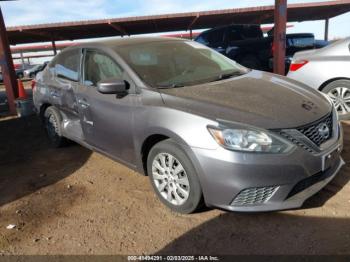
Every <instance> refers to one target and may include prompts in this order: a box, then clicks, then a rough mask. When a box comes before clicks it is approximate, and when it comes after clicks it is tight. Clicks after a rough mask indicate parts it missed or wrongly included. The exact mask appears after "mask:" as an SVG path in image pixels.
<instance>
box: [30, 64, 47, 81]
mask: <svg viewBox="0 0 350 262" xmlns="http://www.w3.org/2000/svg"><path fill="white" fill-rule="evenodd" d="M48 63H49V62H44V63H43V64H40V65H35V66H33V67H32V68H29V69H27V70H24V76H25V77H28V78H34V77H35V76H36V74H37V73H39V72H40V71H43V70H44V69H45V67H46V65H47V64H48Z"/></svg>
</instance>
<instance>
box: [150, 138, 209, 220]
mask: <svg viewBox="0 0 350 262" xmlns="http://www.w3.org/2000/svg"><path fill="white" fill-rule="evenodd" d="M147 172H148V175H149V178H150V180H151V184H152V186H153V189H154V191H155V192H156V194H157V196H158V198H159V199H160V200H161V201H162V202H163V204H165V205H166V206H168V207H169V208H170V209H171V210H173V211H175V212H179V213H183V214H189V213H193V212H195V211H196V210H198V209H199V208H200V207H201V206H202V205H203V197H202V189H201V186H200V183H199V180H198V177H197V173H196V171H195V169H194V167H193V165H192V163H191V161H190V160H189V158H188V157H187V155H186V153H185V152H184V151H183V150H182V148H181V147H180V146H179V145H178V144H177V143H176V142H174V141H172V140H171V139H168V140H165V141H162V142H159V143H158V144H156V145H155V146H154V147H153V148H152V149H151V151H150V153H149V155H148V159H147Z"/></svg>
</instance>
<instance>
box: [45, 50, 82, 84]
mask: <svg viewBox="0 0 350 262" xmlns="http://www.w3.org/2000/svg"><path fill="white" fill-rule="evenodd" d="M79 63H80V49H73V50H68V51H63V52H62V53H60V54H59V55H58V56H57V57H56V58H55V60H54V61H53V62H52V63H51V64H50V68H52V69H54V72H55V74H56V76H57V77H58V78H64V79H68V80H71V81H75V82H77V81H78V80H79Z"/></svg>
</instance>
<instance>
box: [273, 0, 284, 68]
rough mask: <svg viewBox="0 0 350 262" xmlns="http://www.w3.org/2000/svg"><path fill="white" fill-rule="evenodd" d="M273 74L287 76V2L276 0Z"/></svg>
mask: <svg viewBox="0 0 350 262" xmlns="http://www.w3.org/2000/svg"><path fill="white" fill-rule="evenodd" d="M274 14H275V18H274V19H275V28H274V39H273V45H274V53H273V72H274V73H276V74H280V75H284V74H285V56H286V25H287V0H275V10H274Z"/></svg>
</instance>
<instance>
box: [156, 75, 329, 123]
mask: <svg viewBox="0 0 350 262" xmlns="http://www.w3.org/2000/svg"><path fill="white" fill-rule="evenodd" d="M159 91H160V93H161V95H162V98H163V100H164V103H165V104H166V105H167V106H168V107H171V108H176V109H178V110H182V111H186V112H189V113H193V114H197V115H201V116H204V117H207V118H210V119H213V120H219V121H220V120H224V121H232V122H240V123H245V124H249V125H254V126H257V127H262V128H267V129H276V128H294V127H299V126H303V125H306V124H309V123H311V122H314V121H316V120H318V119H320V118H322V117H323V116H325V115H326V114H327V113H329V112H330V111H331V108H332V107H331V104H330V103H329V102H328V100H327V99H326V98H325V97H324V96H323V95H321V94H320V93H319V92H318V91H316V90H313V89H311V88H310V87H308V86H306V85H303V84H301V83H299V82H296V81H294V80H291V79H288V78H286V77H282V76H278V75H274V74H270V73H264V72H260V71H254V70H252V71H250V72H249V73H247V74H245V75H242V76H239V77H235V78H231V79H228V80H223V81H218V82H212V83H208V84H202V85H196V86H187V87H181V88H171V89H160V90H159Z"/></svg>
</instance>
